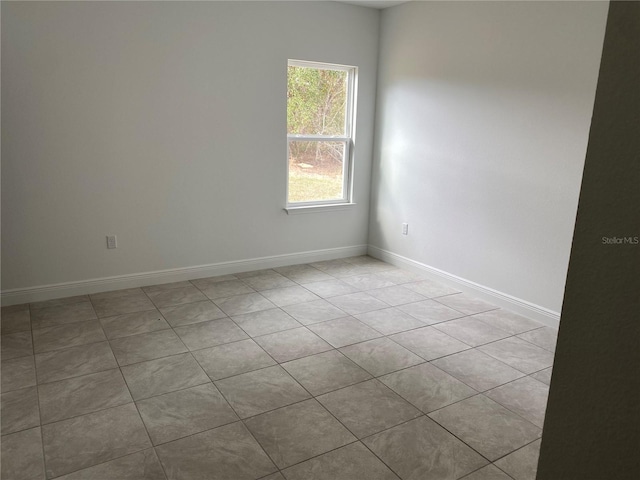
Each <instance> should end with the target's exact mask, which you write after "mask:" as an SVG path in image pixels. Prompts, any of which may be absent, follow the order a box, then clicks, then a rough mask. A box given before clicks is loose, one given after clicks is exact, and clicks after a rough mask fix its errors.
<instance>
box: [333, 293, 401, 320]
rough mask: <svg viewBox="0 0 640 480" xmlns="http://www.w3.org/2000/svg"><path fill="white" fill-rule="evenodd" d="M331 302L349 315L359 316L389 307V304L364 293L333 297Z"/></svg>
mask: <svg viewBox="0 0 640 480" xmlns="http://www.w3.org/2000/svg"><path fill="white" fill-rule="evenodd" d="M329 302H330V303H332V304H333V305H335V306H336V307H338V308H339V309H340V310H342V311H344V312H347V313H348V314H349V315H357V314H359V313H366V312H371V311H373V310H380V309H382V308H388V307H389V305H388V304H387V303H385V302H383V301H381V300H378V299H377V298H374V297H372V296H371V295H369V294H367V293H364V292H360V293H352V294H349V295H340V296H338V297H331V298H329Z"/></svg>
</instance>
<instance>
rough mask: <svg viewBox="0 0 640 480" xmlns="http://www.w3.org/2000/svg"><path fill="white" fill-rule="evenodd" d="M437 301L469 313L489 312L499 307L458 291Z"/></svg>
mask: <svg viewBox="0 0 640 480" xmlns="http://www.w3.org/2000/svg"><path fill="white" fill-rule="evenodd" d="M436 301H437V302H440V303H442V304H444V305H446V306H447V307H451V308H453V309H454V310H458V311H459V312H462V313H466V314H467V315H473V314H474V313H481V312H487V311H489V310H495V309H497V308H498V307H496V306H495V305H492V304H490V303H488V302H485V301H484V300H480V299H479V298H475V297H472V296H470V295H467V294H466V293H457V294H455V295H447V296H444V297H438V298H437V299H436Z"/></svg>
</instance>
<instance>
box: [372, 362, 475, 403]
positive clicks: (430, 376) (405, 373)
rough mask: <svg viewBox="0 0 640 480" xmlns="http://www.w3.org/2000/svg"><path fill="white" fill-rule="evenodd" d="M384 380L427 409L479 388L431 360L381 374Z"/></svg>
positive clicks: (455, 400) (394, 389)
mask: <svg viewBox="0 0 640 480" xmlns="http://www.w3.org/2000/svg"><path fill="white" fill-rule="evenodd" d="M380 381H381V382H382V383H384V384H385V385H386V386H387V387H389V388H391V389H392V390H393V391H394V392H396V393H397V394H398V395H400V396H401V397H403V398H404V399H406V400H407V401H409V402H411V403H412V404H413V405H415V406H416V407H418V408H419V409H420V410H422V411H423V412H425V413H429V412H432V411H434V410H437V409H439V408H442V407H445V406H447V405H450V404H452V403H455V402H457V401H460V400H463V399H465V398H468V397H471V396H473V395H475V394H476V393H477V392H476V391H475V390H474V389H472V388H471V387H468V386H467V385H465V384H464V383H462V382H460V381H458V380H456V379H455V378H454V377H452V376H451V375H448V374H447V373H445V372H443V371H442V370H440V369H439V368H437V367H434V366H433V365H431V364H428V363H423V364H422V365H416V366H415V367H411V368H407V369H405V370H401V371H399V372H395V373H390V374H389V375H385V376H383V377H380Z"/></svg>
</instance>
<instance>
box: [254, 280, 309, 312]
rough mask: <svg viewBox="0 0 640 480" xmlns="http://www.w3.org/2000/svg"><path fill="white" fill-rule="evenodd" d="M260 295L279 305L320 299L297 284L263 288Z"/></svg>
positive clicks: (283, 305)
mask: <svg viewBox="0 0 640 480" xmlns="http://www.w3.org/2000/svg"><path fill="white" fill-rule="evenodd" d="M262 295H263V296H265V297H266V298H268V299H269V300H270V301H271V302H273V303H274V304H275V305H277V306H279V307H285V306H287V305H295V304H296V303H304V302H312V301H314V300H320V297H318V296H317V295H315V294H313V293H311V292H310V291H309V290H307V289H306V288H304V287H301V286H299V285H295V286H293V287H282V288H274V289H272V290H265V291H263V292H262Z"/></svg>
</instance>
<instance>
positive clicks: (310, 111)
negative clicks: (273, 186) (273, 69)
mask: <svg viewBox="0 0 640 480" xmlns="http://www.w3.org/2000/svg"><path fill="white" fill-rule="evenodd" d="M355 77H356V68H355V67H348V66H344V65H330V64H324V63H313V62H303V61H298V60H289V66H288V72H287V145H288V148H287V150H288V152H287V154H288V163H287V165H288V168H287V176H288V178H287V207H314V206H323V205H335V204H348V203H350V202H351V180H352V168H351V166H352V154H353V117H354V97H355V95H354V90H355V80H356V79H355Z"/></svg>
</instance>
